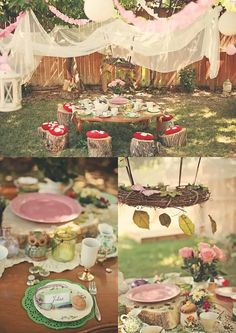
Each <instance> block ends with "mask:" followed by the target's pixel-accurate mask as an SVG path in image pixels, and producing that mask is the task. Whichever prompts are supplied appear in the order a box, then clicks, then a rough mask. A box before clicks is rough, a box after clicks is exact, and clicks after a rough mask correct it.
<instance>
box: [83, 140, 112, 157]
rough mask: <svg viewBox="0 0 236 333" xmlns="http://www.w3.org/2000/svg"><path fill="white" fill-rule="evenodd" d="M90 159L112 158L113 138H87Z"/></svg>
mask: <svg viewBox="0 0 236 333" xmlns="http://www.w3.org/2000/svg"><path fill="white" fill-rule="evenodd" d="M87 146H88V156H89V157H111V156H112V138H111V137H110V136H108V137H106V138H102V139H97V138H96V139H95V138H87Z"/></svg>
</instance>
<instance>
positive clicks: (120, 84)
mask: <svg viewBox="0 0 236 333" xmlns="http://www.w3.org/2000/svg"><path fill="white" fill-rule="evenodd" d="M124 86H125V82H124V81H122V80H120V79H116V80H114V81H112V82H110V83H109V84H108V87H109V88H110V89H111V90H112V92H113V93H114V94H115V95H121V94H122V93H123V91H124Z"/></svg>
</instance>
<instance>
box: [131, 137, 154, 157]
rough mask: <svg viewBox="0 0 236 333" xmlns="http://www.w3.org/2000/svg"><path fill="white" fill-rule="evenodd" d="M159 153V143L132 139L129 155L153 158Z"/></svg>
mask: <svg viewBox="0 0 236 333" xmlns="http://www.w3.org/2000/svg"><path fill="white" fill-rule="evenodd" d="M159 152H160V147H159V143H155V141H154V140H140V139H136V138H133V139H132V140H131V144H130V154H131V156H135V157H154V156H157V155H158V154H159Z"/></svg>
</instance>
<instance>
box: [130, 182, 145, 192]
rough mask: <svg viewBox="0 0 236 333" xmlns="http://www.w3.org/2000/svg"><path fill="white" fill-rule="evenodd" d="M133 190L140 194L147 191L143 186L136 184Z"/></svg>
mask: <svg viewBox="0 0 236 333" xmlns="http://www.w3.org/2000/svg"><path fill="white" fill-rule="evenodd" d="M131 189H132V190H133V191H138V192H142V191H143V190H145V189H144V187H143V186H142V185H140V184H135V185H133V186H132V187H131Z"/></svg>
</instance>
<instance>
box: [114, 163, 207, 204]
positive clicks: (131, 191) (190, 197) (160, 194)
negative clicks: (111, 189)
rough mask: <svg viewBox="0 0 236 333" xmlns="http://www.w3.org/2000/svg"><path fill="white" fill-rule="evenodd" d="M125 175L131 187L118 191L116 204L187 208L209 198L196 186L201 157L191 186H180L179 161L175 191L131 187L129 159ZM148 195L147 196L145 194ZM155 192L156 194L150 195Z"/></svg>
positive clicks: (132, 180) (132, 181) (132, 183)
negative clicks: (177, 182) (177, 181)
mask: <svg viewBox="0 0 236 333" xmlns="http://www.w3.org/2000/svg"><path fill="white" fill-rule="evenodd" d="M126 162H127V166H126V170H127V174H128V177H129V180H130V184H131V187H124V186H121V187H120V188H119V191H118V202H119V203H120V204H125V205H128V206H132V207H138V206H143V207H153V208H170V207H175V208H176V207H189V206H194V205H197V204H201V203H203V202H205V201H207V200H208V199H209V198H210V191H209V189H208V188H207V187H204V186H202V185H196V181H197V176H198V171H199V167H200V163H201V157H200V158H199V160H198V164H197V170H196V173H195V178H194V182H193V184H188V185H181V178H182V169H183V157H181V159H180V167H179V184H178V186H176V187H175V189H171V190H169V191H168V190H167V189H166V188H163V187H161V186H156V187H148V186H146V187H145V186H143V187H142V188H140V189H138V190H137V188H135V186H134V187H133V185H134V184H135V182H134V178H133V175H132V171H131V166H130V162H129V159H128V158H126ZM145 191H149V193H148V194H147V192H145ZM150 191H155V192H156V193H151V192H150Z"/></svg>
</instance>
